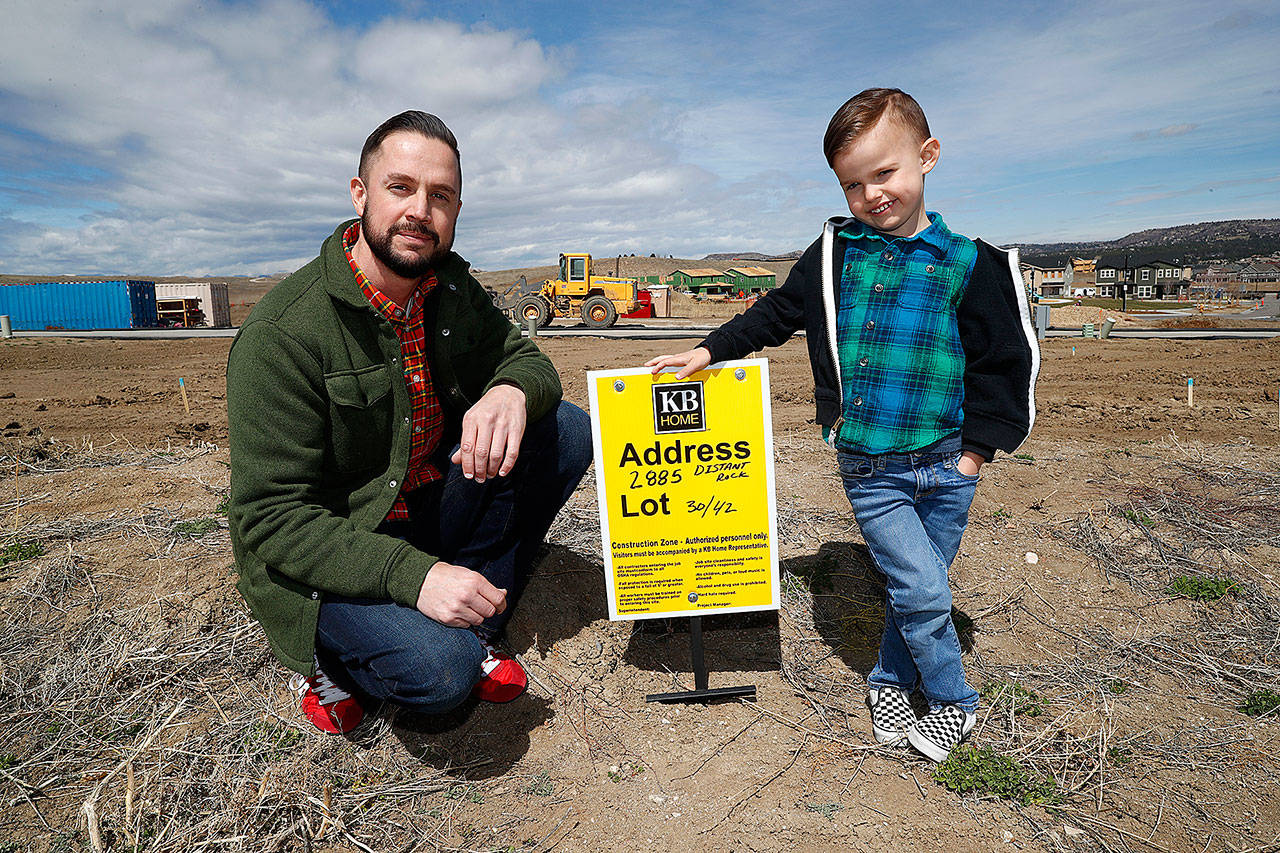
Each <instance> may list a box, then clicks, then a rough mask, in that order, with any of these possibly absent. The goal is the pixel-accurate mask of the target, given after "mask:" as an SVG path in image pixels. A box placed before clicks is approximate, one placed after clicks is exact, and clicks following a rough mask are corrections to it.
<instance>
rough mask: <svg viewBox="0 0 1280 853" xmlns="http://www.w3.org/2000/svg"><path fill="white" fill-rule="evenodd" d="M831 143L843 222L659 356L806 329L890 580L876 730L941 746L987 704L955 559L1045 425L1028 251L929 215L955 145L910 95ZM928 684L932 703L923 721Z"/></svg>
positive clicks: (845, 126)
mask: <svg viewBox="0 0 1280 853" xmlns="http://www.w3.org/2000/svg"><path fill="white" fill-rule="evenodd" d="M823 149H824V153H825V154H826V157H827V163H828V164H829V165H830V166H831V168H832V169H833V170H834V171H835V174H836V178H837V179H839V181H840V186H841V187H842V188H843V190H844V194H845V199H846V201H847V202H848V204H849V212H850V213H852V214H853V216H852V217H851V218H846V217H835V218H833V219H830V220H828V221H827V223H826V225H825V226H824V228H823V231H822V236H821V237H819V238H818V239H817V240H815V241H814V243H813V245H811V246H809V248H808V249H806V250H805V252H804V254H803V255H802V256H801V257H800V259H799V261H797V262H796V265H795V266H794V267H793V268H792V270H791V273H790V274H789V275H788V276H787V280H786V282H785V283H784V284H783V286H782V287H781V288H779V289H777V290H775V291H772V292H771V293H769V294H768V295H767V296H765V297H764V298H763V299H761V300H760V301H759V302H757V303H756V304H755V305H753V306H752V307H751V308H749V309H748V310H747V311H746V312H744V313H743V314H740V315H739V316H737V317H735V318H733V319H732V320H730V321H729V322H727V323H725V324H724V325H723V326H721V327H720V328H719V329H717V330H716V331H714V332H712V333H711V334H710V335H708V336H707V338H706V339H705V340H703V341H702V343H701V344H700V345H699V346H698V347H697V348H695V349H692V350H690V351H688V352H683V353H679V354H676V355H664V356H659V357H657V358H654V359H651V360H650V361H649V362H647V363H646V366H647V367H651V368H653V371H654V372H655V373H657V372H658V371H659V370H661V369H662V368H665V367H678V368H680V369H679V371H678V372H677V373H676V378H677V379H683V378H684V377H685V376H688V375H689V374H691V373H693V372H695V371H697V370H701V369H703V368H704V367H706V366H707V365H709V364H711V363H712V362H719V361H725V360H727V359H733V358H742V357H744V356H746V355H749V354H750V353H752V352H755V351H757V350H760V349H763V348H764V347H769V346H778V345H780V344H782V343H783V342H784V341H786V340H787V339H788V338H789V337H791V335H792V334H793V333H794V332H796V331H797V330H799V329H805V330H806V331H807V335H808V347H809V359H810V361H811V363H812V367H813V378H814V397H815V400H816V402H817V420H818V423H819V424H821V426H822V429H823V437H824V438H825V439H826V440H827V441H828V443H830V444H832V445H833V446H834V447H835V449H836V451H837V459H838V461H839V467H840V474H841V477H842V478H843V481H844V488H845V492H846V493H847V495H848V497H849V502H850V503H851V504H852V506H853V512H854V517H855V518H856V519H857V521H858V526H859V527H860V528H861V529H862V535H863V539H864V540H865V541H866V543H867V548H868V549H869V550H870V552H871V555H872V556H873V557H874V559H875V562H876V565H877V567H878V568H879V569H880V571H881V572H883V574H884V576H885V580H886V588H887V592H888V601H887V606H886V612H885V627H884V636H883V639H882V641H881V644H880V657H879V660H878V662H877V663H876V665H875V668H874V669H872V671H871V674H870V675H869V676H868V679H867V681H868V685H869V687H870V690H869V693H868V696H867V704H868V706H869V707H870V710H871V723H872V730H873V733H874V735H875V738H876V740H877V741H879V742H881V743H890V742H894V741H897V740H899V739H901V738H903V737H906V739H907V740H908V741H909V742H910V743H911V745H912V746H914V747H915V748H916V749H917V750H919V751H920V752H922V753H923V754H925V755H927V756H928V757H929V758H931V759H933V760H935V761H942V760H944V759H945V758H946V757H947V755H948V753H950V751H951V750H952V749H953V748H954V747H955V746H956V745H957V744H958V743H960V741H961V740H963V739H964V738H965V737H966V736H967V735H968V734H969V732H970V731H971V730H972V728H973V725H974V721H975V716H974V713H975V711H976V710H977V707H978V694H977V692H976V691H975V690H974V689H973V688H972V687H970V686H969V685H968V683H966V681H965V677H964V669H963V666H962V664H961V661H960V643H959V641H958V639H957V637H956V629H955V626H954V625H953V624H952V621H951V590H950V588H949V586H948V584H947V572H948V569H949V567H950V565H951V561H952V560H953V559H955V555H956V551H957V550H958V549H959V547H960V536H961V534H962V533H963V532H964V528H965V525H966V524H967V522H968V513H969V504H970V502H971V501H972V499H973V492H974V486H975V485H976V484H977V482H978V479H979V476H978V472H979V470H980V469H981V467H982V465H983V463H984V462H988V461H990V459H991V457H992V455H993V454H994V453H995V451H996V450H997V449H999V450H1004V451H1005V452H1012V451H1013V450H1014V449H1016V448H1017V447H1018V445H1020V444H1021V443H1022V441H1023V440H1024V439H1025V438H1026V436H1027V434H1028V433H1029V432H1030V430H1031V424H1032V421H1033V420H1034V417H1035V401H1034V394H1033V392H1034V384H1035V377H1036V373H1037V372H1038V370H1039V361H1040V357H1039V350H1038V349H1037V346H1036V339H1035V335H1034V334H1033V332H1032V330H1031V326H1030V322H1029V311H1028V307H1027V301H1026V295H1025V293H1024V291H1023V287H1022V278H1021V274H1020V272H1019V269H1018V257H1017V253H1016V251H1005V250H1003V249H998V248H996V247H994V246H991V245H989V244H987V243H984V242H982V241H980V240H979V241H973V240H969V239H967V238H965V237H961V236H960V235H958V234H953V233H952V232H951V231H949V230H948V229H947V226H946V225H945V224H944V223H943V221H942V217H940V216H939V215H938V214H936V213H926V211H925V206H924V176H925V175H927V174H928V173H929V172H930V171H931V170H932V169H933V167H934V166H935V165H937V162H938V155H939V152H940V150H941V145H940V143H939V142H938V140H936V139H934V138H933V137H932V136H930V134H929V125H928V123H927V122H926V120H925V117H924V113H923V111H921V109H920V106H919V104H917V103H916V101H915V100H914V99H913V98H912V97H911V96H910V95H907V94H906V93H905V92H902V91H900V90H898V89H867V90H866V91H864V92H861V93H859V94H858V95H855V96H854V97H853V98H851V99H849V101H848V102H846V103H845V104H844V106H842V107H841V108H840V109H839V110H838V111H837V112H836V114H835V116H834V117H832V119H831V123H830V125H829V126H828V127H827V134H826V138H825V139H824V140H823ZM916 689H920V690H921V691H922V692H923V693H924V696H925V698H926V699H927V700H928V703H929V712H928V713H927V714H926V715H925V716H923V717H921V718H919V719H917V718H916V714H915V712H914V710H913V709H912V707H911V703H910V701H909V698H908V697H909V695H910V694H911V692H912V691H914V690H916Z"/></svg>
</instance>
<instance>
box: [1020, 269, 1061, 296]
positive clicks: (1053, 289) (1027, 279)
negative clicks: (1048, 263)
mask: <svg viewBox="0 0 1280 853" xmlns="http://www.w3.org/2000/svg"><path fill="white" fill-rule="evenodd" d="M1018 266H1019V267H1020V268H1021V269H1022V283H1023V284H1024V285H1026V287H1027V291H1028V292H1029V293H1031V294H1033V295H1037V296H1061V295H1062V288H1063V279H1064V277H1065V270H1064V269H1063V268H1062V267H1057V268H1054V267H1038V266H1036V265H1035V264H1028V263H1025V262H1024V263H1021V264H1019V265H1018Z"/></svg>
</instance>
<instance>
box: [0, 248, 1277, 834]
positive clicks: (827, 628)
mask: <svg viewBox="0 0 1280 853" xmlns="http://www.w3.org/2000/svg"><path fill="white" fill-rule="evenodd" d="M624 271H625V270H624ZM689 343H692V342H689ZM229 345H230V341H229V340H226V339H202V340H190V341H96V340H95V341H90V340H61V339H16V340H12V341H7V342H4V343H3V345H0V427H3V429H2V430H0V434H2V436H3V438H0V554H4V555H7V556H5V557H4V558H3V559H4V562H3V563H0V612H3V629H2V631H3V633H2V634H0V796H2V797H3V799H4V803H3V806H2V807H0V814H3V819H0V851H9V850H28V849H29V850H35V851H55V850H56V851H75V850H90V849H96V848H97V847H100V848H101V849H110V850H125V849H128V850H134V849H138V850H195V849H221V850H255V851H256V850H269V849H280V850H303V849H307V850H352V851H354V850H358V849H363V850H369V849H372V850H378V851H382V850H387V851H390V850H435V849H447V850H551V849H553V848H554V849H557V850H602V849H616V850H648V849H667V850H690V851H692V850H732V851H748V850H750V851H783V850H793V849H805V850H845V849H878V850H884V851H914V850H936V849H942V848H943V847H944V846H945V848H946V849H949V850H952V851H956V853H960V851H992V850H1002V849H1010V850H1054V851H1066V850H1073V851H1074V850H1105V851H1138V850H1165V851H1192V850H1194V851H1237V850H1252V851H1262V850H1277V849H1280V790H1278V788H1277V786H1278V782H1277V780H1278V779H1280V738H1278V737H1277V735H1278V734H1280V718H1278V717H1277V715H1276V713H1275V712H1271V713H1270V714H1263V715H1262V716H1249V715H1246V714H1245V713H1242V711H1241V710H1239V709H1240V707H1241V706H1242V705H1243V704H1244V703H1245V702H1246V700H1247V699H1248V697H1249V696H1251V695H1253V694H1255V693H1257V691H1259V690H1264V689H1269V690H1272V691H1280V639H1278V631H1280V585H1278V584H1277V580H1276V576H1275V573H1276V569H1277V557H1278V556H1280V522H1278V521H1277V519H1280V457H1278V455H1277V449H1278V448H1280V419H1278V410H1277V400H1276V393H1277V385H1278V384H1280V344H1277V343H1276V342H1275V341H1136V340H1110V341H1096V340H1079V339H1070V340H1068V339H1049V340H1048V341H1047V342H1046V343H1045V346H1044V349H1043V360H1042V364H1041V374H1040V382H1039V385H1038V388H1037V401H1036V402H1037V410H1038V414H1037V419H1036V423H1035V428H1034V431H1033V434H1032V437H1031V438H1030V440H1029V441H1028V442H1027V443H1026V445H1025V446H1024V447H1023V448H1021V449H1020V451H1019V453H1018V454H1017V455H1016V456H1003V455H1002V456H1000V457H998V458H997V460H996V461H994V462H993V463H991V464H990V465H988V466H986V467H985V468H984V469H983V480H982V483H981V484H980V486H979V489H978V493H977V497H976V499H975V503H974V506H973V508H972V511H971V516H970V519H971V522H970V527H969V530H968V531H967V533H966V535H965V540H964V544H963V546H962V552H961V555H960V556H959V558H958V559H957V561H956V564H955V567H954V569H953V587H954V590H955V597H956V608H957V611H958V612H957V624H958V625H960V627H961V635H962V642H963V645H964V646H965V649H966V655H965V660H966V667H967V670H968V672H969V677H970V681H971V682H972V683H973V684H974V685H975V686H977V687H979V688H980V689H981V690H982V691H983V695H984V699H983V708H982V711H981V712H980V715H979V727H978V729H977V730H976V733H975V735H974V737H973V739H972V740H973V743H974V745H975V746H977V747H980V748H988V749H990V750H991V751H992V752H991V753H988V754H986V755H987V759H986V760H987V761H988V762H989V764H988V766H987V768H986V770H985V771H984V773H985V775H984V773H976V774H974V773H971V774H969V775H965V774H964V773H963V772H961V770H957V771H956V773H955V774H953V775H952V776H951V777H949V778H951V779H952V781H953V785H952V786H950V787H949V786H948V785H947V784H944V782H943V781H940V780H939V779H938V778H936V777H935V774H934V767H933V765H931V764H929V763H928V762H927V761H925V760H924V759H921V758H919V757H915V756H913V755H911V754H909V753H907V752H904V751H901V750H897V749H893V748H884V747H877V746H876V745H875V743H874V740H873V739H872V737H871V733H870V730H869V722H868V720H867V716H866V710H865V706H864V705H863V704H862V698H863V696H864V695H865V686H866V674H867V672H868V671H869V668H870V666H871V664H872V663H873V662H874V657H875V652H876V646H877V643H878V631H879V619H880V618H881V617H880V613H881V610H880V608H881V606H882V605H881V596H882V594H883V587H882V585H881V584H880V583H879V581H878V580H877V576H876V574H875V572H874V570H873V569H872V568H871V566H870V564H869V562H868V559H867V557H866V554H865V551H864V549H863V548H862V546H861V539H860V536H859V534H858V531H857V528H856V525H854V524H853V523H852V520H851V517H850V515H849V512H848V505H847V502H846V500H845V498H844V496H843V494H842V492H841V490H840V486H839V481H838V478H837V477H836V475H835V473H834V464H833V459H832V457H831V455H830V453H829V452H828V451H827V450H826V449H825V447H824V446H823V445H822V443H821V441H820V440H819V437H818V434H817V431H816V429H815V428H814V426H813V423H812V419H813V407H812V380H811V377H810V374H809V370H808V365H807V361H806V358H805V353H804V346H803V343H802V342H792V343H790V344H788V345H786V346H784V347H781V348H779V349H777V350H771V351H768V352H766V353H763V355H764V356H766V357H768V358H769V359H770V364H771V373H772V386H773V390H772V397H773V415H774V433H775V444H776V456H777V497H778V507H779V525H778V529H779V534H780V539H781V540H782V543H781V548H782V553H781V559H782V574H783V589H784V606H783V610H782V612H781V613H780V614H776V615H775V614H764V615H761V614H752V615H750V616H744V617H717V618H711V619H709V620H708V627H707V633H706V642H707V660H708V665H709V667H710V669H711V670H712V675H711V686H712V687H716V686H731V685H738V684H754V685H756V687H757V691H758V696H757V699H756V701H755V702H750V703H746V702H744V703H728V704H718V705H709V706H702V705H693V706H666V705H650V704H647V703H646V702H645V701H644V696H645V694H646V693H650V692H659V691H664V690H671V689H678V688H675V687H673V685H680V687H687V686H689V682H690V681H691V679H690V676H689V674H688V666H689V663H688V661H689V651H688V635H687V629H686V627H685V626H684V625H682V624H680V623H666V622H648V623H631V622H609V621H608V619H607V616H606V613H607V608H606V606H605V601H604V583H603V577H602V560H601V555H600V550H599V527H598V520H597V519H596V518H595V512H596V504H595V494H594V484H593V482H592V480H591V479H590V475H588V480H587V481H586V482H584V484H583V486H582V487H581V488H580V489H579V491H578V492H577V493H576V494H575V495H574V497H573V499H572V500H571V502H570V504H569V505H568V506H567V507H566V509H565V511H564V512H563V513H562V515H561V518H560V519H559V520H558V521H557V524H556V526H555V527H554V528H553V531H552V535H551V537H550V541H549V543H548V547H547V550H546V554H545V558H544V559H543V561H542V563H541V565H540V567H539V569H538V571H537V573H536V575H535V577H534V578H533V581H532V583H531V586H530V588H529V591H528V592H527V593H526V597H525V599H524V601H523V602H522V604H521V608H520V610H519V611H518V612H517V614H516V616H515V619H514V620H513V622H512V625H511V627H510V629H509V631H508V634H509V636H508V645H509V646H510V648H511V649H512V650H513V651H515V652H517V653H519V654H520V656H521V657H522V659H523V660H524V661H525V663H526V665H527V666H528V668H529V671H530V673H531V676H532V683H531V686H530V690H529V692H528V694H527V695H526V696H524V697H522V698H521V699H520V700H518V701H516V702H514V703H511V704H510V705H505V706H491V705H485V706H478V705H477V706H467V707H465V708H463V709H462V710H461V711H459V712H457V713H455V714H453V715H450V716H448V717H446V718H443V719H435V718H417V717H412V716H411V715H407V714H397V713H395V712H394V711H392V710H391V709H382V710H380V711H379V712H377V713H376V714H375V716H374V719H373V721H372V723H371V724H366V726H364V727H362V729H361V730H360V731H359V732H358V733H357V734H356V735H353V736H351V737H347V738H327V737H324V736H322V735H319V734H317V733H315V732H314V730H311V729H310V728H309V726H308V725H307V724H306V723H304V722H303V721H302V720H301V719H300V717H299V715H298V713H297V710H296V706H295V704H294V700H293V699H292V698H291V696H290V695H289V694H288V692H287V691H286V689H285V686H284V685H285V681H286V680H287V675H288V674H287V673H286V671H285V670H284V669H283V668H282V667H280V666H279V665H278V664H277V663H275V662H274V660H273V659H272V658H271V657H270V655H269V654H268V653H267V651H266V646H265V642H264V641H263V638H262V635H261V632H260V631H259V629H258V627H257V625H256V623H254V622H253V621H252V620H251V619H250V618H249V617H248V615H247V614H246V611H245V608H244V606H243V604H242V602H241V600H240V599H239V597H238V595H237V594H236V592H235V590H234V588H233V586H232V584H233V581H234V569H233V566H232V562H233V561H232V557H231V552H230V545H229V542H228V539H227V535H226V525H225V518H224V517H223V515H222V514H221V512H220V508H221V506H222V501H223V500H224V499H225V497H226V494H227V490H228V467H227V459H228V456H227V426H226V410H225V389H224V382H223V369H224V365H225V361H226V355H227V350H228V347H229ZM540 346H542V347H543V349H544V350H545V351H546V352H547V353H548V354H549V355H550V356H551V358H552V359H553V360H554V361H555V363H556V365H557V366H558V367H559V369H560V371H561V375H562V377H563V378H564V384H565V390H566V397H567V399H569V400H570V401H572V402H574V403H577V404H578V405H580V406H583V407H584V408H585V407H586V405H587V392H586V378H585V371H586V370H592V369H606V368H618V367H629V366H636V365H638V364H639V363H640V362H642V361H643V360H644V359H646V358H648V357H650V356H652V355H655V354H657V353H659V352H663V351H670V350H672V349H674V348H675V345H674V344H672V343H664V342H627V341H619V340H599V339H586V338H575V339H566V338H558V339H557V338H544V339H541V340H540ZM680 347H681V348H683V344H680ZM1073 347H1074V348H1075V353H1074V355H1073V349H1072V348H1073ZM179 376H181V377H183V378H184V379H185V382H186V388H187V391H188V401H187V402H188V404H189V406H190V413H189V414H188V413H187V412H186V411H184V408H183V401H182V398H181V396H180V394H179V388H178V384H177V380H178V377H179ZM1188 377H1194V379H1195V406H1194V407H1189V406H1188V405H1187V399H1186V384H1187V383H1186V380H1187V378H1188ZM15 474H16V477H15ZM20 548H28V550H16V549H20ZM5 549H7V550H5ZM37 550H38V551H39V552H40V553H35V552H36V551H37ZM1029 553H1032V554H1034V555H1035V562H1030V561H1029V558H1028V556H1027V555H1028V554H1029ZM1179 574H1183V575H1187V576H1191V577H1192V578H1193V579H1194V578H1206V579H1209V580H1213V579H1217V578H1226V579H1228V585H1229V587H1230V589H1229V590H1228V591H1227V593H1226V594H1225V595H1222V596H1221V597H1220V598H1218V599H1217V600H1207V601H1196V600H1191V599H1190V598H1187V597H1184V596H1179V595H1176V594H1175V593H1174V592H1171V591H1169V590H1170V584H1171V583H1172V582H1173V581H1174V580H1175V578H1176V576H1177V575H1179ZM1013 762H1016V765H1015V764H1014V763H1013ZM1018 773H1026V774H1027V776H1028V778H1029V779H1030V780H1031V781H1032V782H1036V780H1039V781H1038V782H1036V784H1038V785H1039V786H1040V787H1036V785H1031V784H1022V785H1021V786H1019V785H1018V784H1013V783H1014V782H1016V781H1017V779H1015V777H1016V776H1017V774H1018ZM1050 776H1052V779H1053V785H1054V787H1053V789H1052V791H1051V792H1050V793H1045V792H1046V791H1047V790H1048V789H1047V788H1045V787H1044V780H1045V779H1047V778H1048V777H1050ZM956 780H961V781H956ZM964 780H967V782H965V781H964ZM975 780H976V781H975ZM983 780H985V781H983ZM1023 782H1026V780H1023ZM964 784H971V785H977V786H978V787H977V791H976V792H975V791H974V790H972V789H971V790H967V791H966V790H954V789H953V788H963V787H964ZM1001 785H1004V786H1005V789H1006V790H1007V791H1010V792H1012V798H1010V797H1007V796H1001V795H1000V794H999V789H1000V787H1001ZM1034 791H1039V792H1040V794H1039V795H1036V794H1035V793H1034ZM1029 792H1032V793H1029ZM1020 799H1021V800H1024V801H1026V803H1027V804H1023V803H1022V802H1018V800H1020ZM1037 800H1038V801H1040V802H1036V801H1037ZM85 804H88V808H87V809H86V808H85ZM87 815H88V816H87Z"/></svg>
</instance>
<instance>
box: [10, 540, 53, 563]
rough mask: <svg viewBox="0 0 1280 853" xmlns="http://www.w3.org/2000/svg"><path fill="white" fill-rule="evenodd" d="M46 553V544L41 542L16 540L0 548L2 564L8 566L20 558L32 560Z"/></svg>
mask: <svg viewBox="0 0 1280 853" xmlns="http://www.w3.org/2000/svg"><path fill="white" fill-rule="evenodd" d="M43 553H44V545H42V544H40V543H39V542H14V543H13V544H12V545H10V546H9V547H7V548H5V549H3V550H0V566H7V565H9V564H10V563H16V562H18V561H19V560H31V559H34V558H36V557H39V556H40V555H41V554H43Z"/></svg>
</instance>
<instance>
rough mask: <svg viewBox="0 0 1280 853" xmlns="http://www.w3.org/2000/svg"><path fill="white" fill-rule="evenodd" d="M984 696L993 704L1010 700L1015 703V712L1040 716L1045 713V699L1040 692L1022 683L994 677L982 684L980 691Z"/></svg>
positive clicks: (1029, 715)
mask: <svg viewBox="0 0 1280 853" xmlns="http://www.w3.org/2000/svg"><path fill="white" fill-rule="evenodd" d="M978 692H979V694H980V695H981V696H982V698H984V699H986V700H987V701H988V702H990V703H991V704H992V705H998V704H999V703H1001V702H1005V701H1007V702H1009V703H1010V704H1012V705H1013V713H1015V714H1025V715H1026V716H1028V717H1038V716H1040V715H1041V714H1043V713H1044V706H1045V699H1044V697H1043V696H1041V695H1040V694H1039V693H1036V692H1034V691H1032V690H1028V689H1027V688H1025V687H1023V686H1022V685H1021V684H1015V683H1013V682H1011V681H1001V680H1000V679H998V678H997V679H994V680H992V681H988V682H987V683H986V684H984V685H982V689H981V690H980V691H978Z"/></svg>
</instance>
